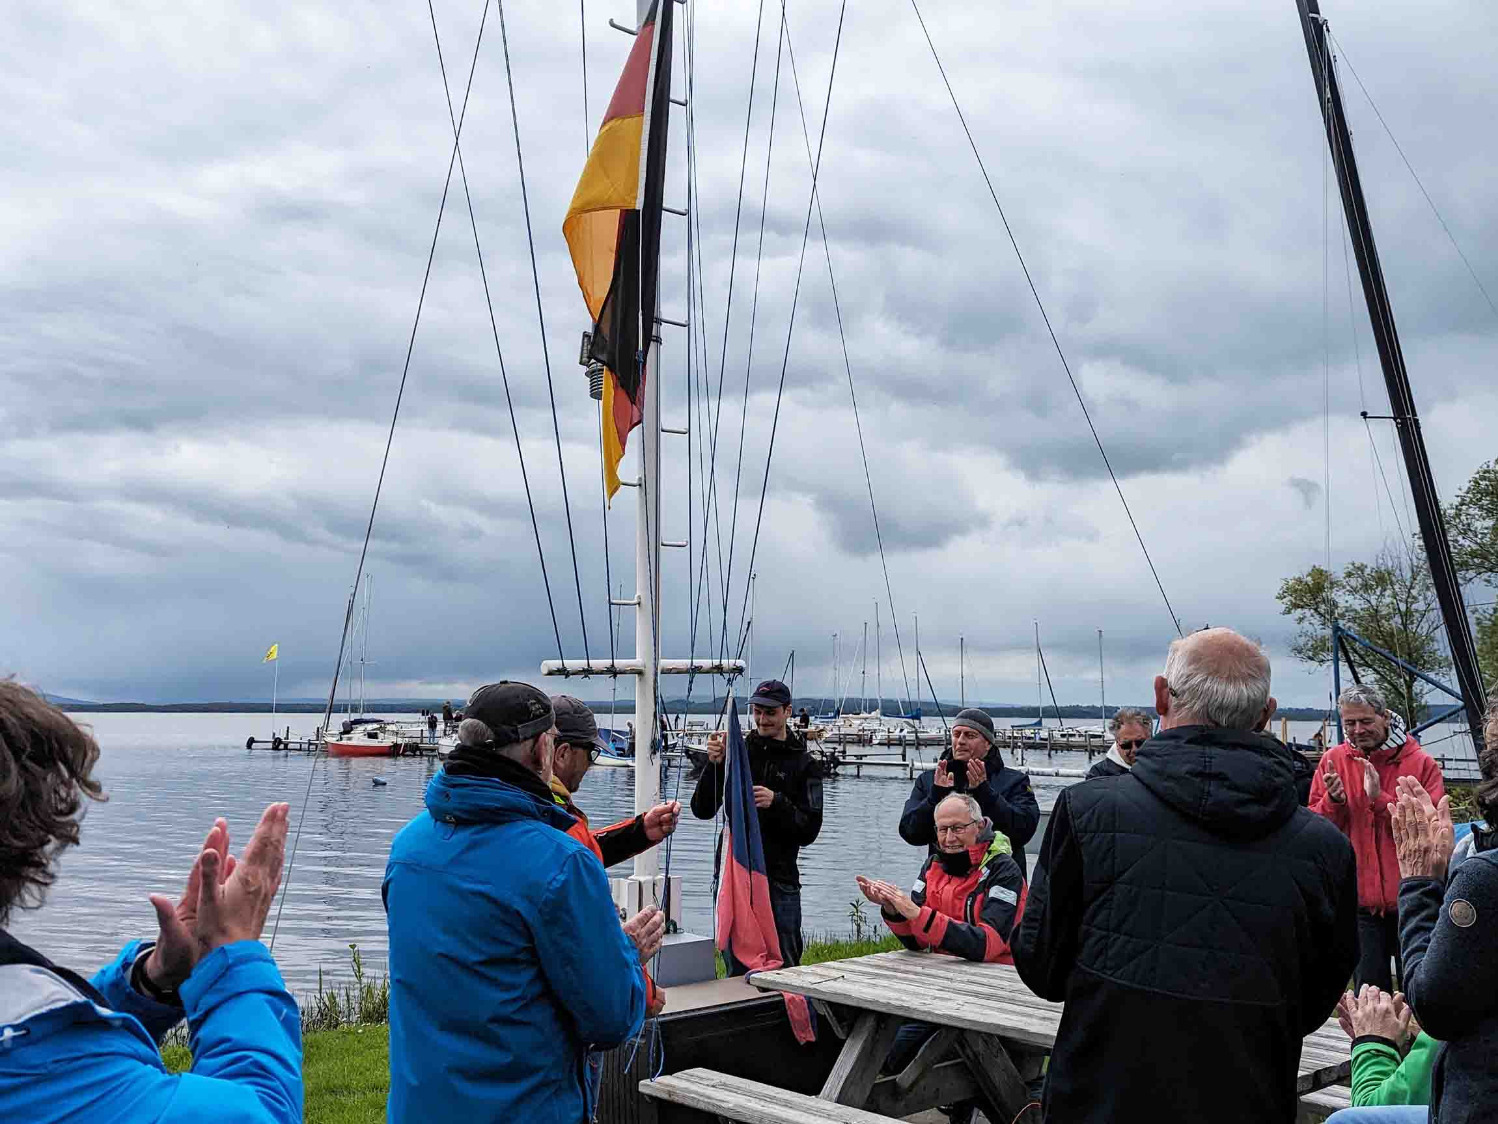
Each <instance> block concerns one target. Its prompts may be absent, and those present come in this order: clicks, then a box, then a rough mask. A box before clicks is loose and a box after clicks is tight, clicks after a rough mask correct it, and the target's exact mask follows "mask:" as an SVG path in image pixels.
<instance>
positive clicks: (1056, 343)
mask: <svg viewBox="0 0 1498 1124" xmlns="http://www.w3.org/2000/svg"><path fill="white" fill-rule="evenodd" d="M910 6H911V8H913V9H914V10H915V18H916V19H917V20H918V21H919V22H920V25H921V33H922V34H923V35H925V37H926V45H927V46H928V47H930V48H931V58H932V59H933V60H934V61H935V63H936V69H937V70H938V71H940V72H941V80H942V83H943V84H944V85H945V86H946V88H947V95H948V96H949V97H950V98H951V99H952V108H953V109H955V110H956V111H957V120H958V121H959V122H960V123H961V125H962V131H963V132H964V133H965V134H966V135H967V143H968V146H969V147H970V148H971V149H972V150H973V156H974V158H975V159H976V160H977V161H978V170H979V171H980V172H982V173H983V182H984V183H985V184H987V185H988V194H989V195H990V196H991V197H992V198H993V204H994V207H995V208H997V209H998V212H999V219H1000V220H1001V221H1002V222H1003V224H1004V233H1005V234H1007V235H1008V236H1009V245H1010V246H1012V247H1013V248H1014V256H1015V257H1016V258H1017V259H1018V260H1019V266H1020V269H1021V270H1022V271H1023V273H1024V275H1025V283H1026V284H1028V285H1029V287H1030V295H1031V296H1032V297H1034V298H1035V306H1036V308H1038V309H1039V310H1040V317H1041V319H1042V320H1044V321H1045V328H1046V332H1047V333H1048V334H1049V335H1050V337H1051V345H1052V346H1053V347H1054V348H1055V349H1056V357H1057V358H1058V359H1060V360H1061V367H1062V370H1064V371H1065V372H1066V378H1067V381H1068V382H1070V383H1071V388H1072V393H1073V394H1075V395H1076V396H1077V405H1079V406H1080V407H1082V417H1083V418H1085V419H1086V421H1087V428H1088V429H1089V430H1090V431H1091V433H1092V440H1093V442H1094V443H1095V444H1096V445H1097V451H1098V453H1099V454H1100V455H1101V456H1102V458H1103V467H1105V468H1106V469H1107V470H1108V478H1109V479H1110V480H1112V481H1113V488H1114V490H1115V491H1116V492H1117V493H1118V500H1119V502H1120V503H1121V504H1123V509H1124V514H1125V515H1127V516H1128V517H1129V526H1130V527H1132V528H1133V529H1134V537H1135V538H1136V539H1138V540H1139V549H1140V550H1141V551H1143V552H1144V560H1145V562H1147V563H1148V564H1149V568H1150V574H1151V576H1152V577H1154V579H1155V588H1156V589H1158V590H1159V591H1160V597H1161V599H1162V600H1163V601H1164V602H1165V608H1166V609H1167V610H1168V611H1169V613H1170V620H1171V623H1172V624H1173V625H1174V626H1175V630H1176V632H1177V633H1178V634H1181V635H1184V633H1183V632H1182V630H1181V618H1180V617H1179V616H1177V615H1176V611H1175V607H1174V606H1173V605H1171V603H1170V597H1169V595H1168V594H1167V593H1166V592H1165V586H1164V584H1163V583H1162V582H1161V581H1160V574H1159V571H1158V570H1156V569H1155V560H1154V559H1153V558H1151V557H1150V552H1149V547H1147V546H1145V545H1144V536H1143V535H1142V534H1141V533H1140V531H1139V524H1138V523H1136V522H1135V520H1134V512H1133V511H1132V510H1131V509H1130V508H1129V501H1128V500H1127V499H1126V498H1125V497H1124V492H1123V486H1122V485H1121V484H1120V483H1119V482H1118V476H1117V475H1116V474H1115V473H1114V471H1113V464H1112V462H1110V461H1109V460H1108V452H1107V450H1106V449H1104V448H1103V441H1102V438H1101V437H1099V436H1098V431H1097V426H1095V425H1093V423H1092V414H1091V413H1090V412H1089V411H1088V409H1087V402H1086V400H1085V399H1084V398H1083V397H1082V390H1081V388H1080V387H1079V386H1078V385H1077V380H1076V377H1075V376H1074V375H1073V374H1072V370H1071V364H1070V363H1068V362H1067V359H1066V353H1065V352H1064V351H1062V349H1061V341H1060V340H1059V339H1057V337H1056V329H1055V328H1053V327H1052V326H1051V317H1050V315H1049V314H1048V313H1047V312H1046V310H1045V304H1044V302H1042V301H1041V299H1040V291H1039V290H1038V289H1037V288H1036V287H1035V279H1034V278H1033V277H1032V276H1031V275H1030V267H1029V266H1028V265H1026V264H1025V258H1024V255H1023V254H1021V253H1020V248H1019V241H1018V240H1017V239H1016V238H1015V236H1014V230H1013V228H1012V227H1010V225H1009V217H1008V216H1007V215H1006V214H1005V213H1004V205H1003V204H1002V203H1000V202H999V193H998V191H997V190H995V188H994V186H993V180H992V179H991V178H989V175H988V168H987V166H986V165H985V164H984V163H983V156H982V154H981V153H980V152H979V151H978V142H977V141H976V140H974V139H973V131H972V130H971V129H970V128H968V124H967V117H966V115H965V114H964V113H963V112H962V106H961V105H959V104H958V101H957V94H956V92H955V91H954V90H953V89H952V83H951V81H950V79H948V78H947V70H946V67H944V66H943V65H942V61H941V56H940V55H938V54H937V52H936V43H935V42H934V41H933V40H932V38H931V32H930V31H928V30H927V28H926V20H925V18H924V17H923V16H922V15H921V9H920V6H919V4H917V3H916V0H910Z"/></svg>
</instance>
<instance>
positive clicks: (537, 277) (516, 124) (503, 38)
mask: <svg viewBox="0 0 1498 1124" xmlns="http://www.w3.org/2000/svg"><path fill="white" fill-rule="evenodd" d="M427 3H428V5H429V6H430V4H431V0H427ZM495 7H496V8H497V9H498V10H499V41H500V45H501V46H502V47H503V48H504V58H505V85H506V86H507V87H508V89H509V92H510V123H511V125H512V126H513V128H514V132H515V164H516V167H517V168H518V169H519V172H520V204H521V209H522V210H523V211H524V213H525V241H526V245H527V246H528V247H529V249H530V255H531V283H532V285H533V286H534V288H535V291H536V321H537V323H538V324H539V326H540V329H541V360H542V364H543V366H544V367H545V369H546V395H547V397H548V398H549V399H550V401H551V431H552V434H553V435H554V436H555V438H556V443H557V476H558V477H559V478H560V479H561V481H562V511H563V512H564V514H565V515H566V517H567V544H568V546H569V547H570V548H571V550H572V581H573V584H574V585H575V586H576V588H577V617H578V621H579V623H580V624H581V625H582V632H583V664H584V666H587V665H588V664H590V663H591V662H592V657H591V655H590V649H589V647H588V614H587V613H586V612H585V611H584V609H583V579H582V574H581V572H580V571H579V569H578V565H577V538H576V536H574V535H573V533H572V502H571V500H570V499H569V498H568V495H567V466H566V464H565V463H563V460H562V426H561V422H560V421H558V419H557V395H556V388H555V387H554V386H553V385H552V379H551V349H550V347H548V346H547V343H546V315H545V313H544V311H543V310H542V307H541V270H540V268H539V267H538V266H537V264H536V236H535V233H534V231H533V230H532V228H531V203H530V194H529V192H528V191H527V190H526V185H525V156H524V154H523V153H522V152H521V148H520V111H519V110H518V109H517V108H516V106H515V75H514V72H513V70H512V69H511V67H510V37H509V34H508V32H507V31H506V29H505V3H504V0H495ZM461 159H462V158H461V157H459V160H460V162H461ZM463 182H464V192H465V194H466V192H467V183H468V181H467V177H466V175H465V177H464V181H463ZM472 206H473V203H472V199H471V198H470V200H469V208H470V211H471V210H472ZM475 243H477V233H475ZM484 295H485V297H486V298H487V296H488V284H487V282H486V283H485V286H484ZM490 312H491V315H492V312H493V309H492V307H491V310H490ZM515 442H516V444H517V445H518V444H519V443H520V438H519V436H518V435H517V436H516V438H515Z"/></svg>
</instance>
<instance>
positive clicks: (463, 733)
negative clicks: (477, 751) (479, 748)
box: [458, 718, 494, 745]
mask: <svg viewBox="0 0 1498 1124" xmlns="http://www.w3.org/2000/svg"><path fill="white" fill-rule="evenodd" d="M493 740H494V731H493V730H491V729H489V726H488V723H485V722H480V721H479V720H478V719H477V718H465V719H463V721H462V722H460V723H458V744H459V745H488V744H489V743H490V742H492V741H493Z"/></svg>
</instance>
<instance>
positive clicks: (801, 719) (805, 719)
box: [796, 706, 811, 730]
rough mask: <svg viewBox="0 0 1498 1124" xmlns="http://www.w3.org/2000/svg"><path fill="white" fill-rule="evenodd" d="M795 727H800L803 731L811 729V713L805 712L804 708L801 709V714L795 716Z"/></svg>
mask: <svg viewBox="0 0 1498 1124" xmlns="http://www.w3.org/2000/svg"><path fill="white" fill-rule="evenodd" d="M796 725H798V726H800V727H801V728H802V729H803V730H809V729H811V711H809V710H807V709H806V708H805V707H804V706H803V707H802V708H801V712H800V713H799V714H797V715H796Z"/></svg>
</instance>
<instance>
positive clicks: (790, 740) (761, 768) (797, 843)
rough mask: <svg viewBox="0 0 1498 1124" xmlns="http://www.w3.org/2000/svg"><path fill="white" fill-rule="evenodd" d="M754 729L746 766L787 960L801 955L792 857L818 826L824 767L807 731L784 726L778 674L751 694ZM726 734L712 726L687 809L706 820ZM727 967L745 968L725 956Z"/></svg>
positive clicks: (787, 694)
mask: <svg viewBox="0 0 1498 1124" xmlns="http://www.w3.org/2000/svg"><path fill="white" fill-rule="evenodd" d="M749 710H750V712H751V713H752V715H753V717H754V729H753V730H751V731H749V733H748V734H747V735H745V737H744V745H745V747H746V748H747V749H748V751H749V771H750V773H751V775H752V776H753V779H754V806H755V807H756V808H758V809H759V830H760V838H761V841H762V842H763V844H764V849H765V871H766V873H767V874H768V875H769V880H770V909H771V912H773V913H774V915H775V931H776V934H777V935H778V936H779V938H780V951H781V955H782V956H783V957H784V959H785V963H786V966H787V967H793V966H795V965H797V964H800V963H801V949H802V936H801V869H800V867H799V866H798V865H797V862H796V858H797V855H798V854H799V852H800V850H801V848H802V847H809V846H811V844H812V843H814V842H815V841H816V838H817V833H818V832H820V831H821V830H822V773H821V769H820V767H819V766H818V765H817V763H816V761H814V760H813V759H812V756H811V754H809V753H808V752H806V738H805V737H804V736H802V735H801V734H799V733H796V732H794V731H792V730H791V729H790V728H789V722H790V718H791V689H790V688H789V687H787V686H786V685H785V684H784V683H782V682H780V680H778V679H767V680H765V681H764V682H763V683H761V684H760V685H759V686H758V687H756V688H755V690H754V694H753V695H751V696H750V698H749ZM727 743H728V739H727V735H726V734H724V733H722V732H721V731H720V732H719V733H716V734H713V735H712V736H711V737H709V738H708V742H707V765H706V766H705V767H704V768H703V770H702V775H701V776H699V777H698V778H697V788H696V791H694V792H693V793H692V815H694V816H696V817H697V818H698V819H699V820H710V819H712V818H713V816H715V815H717V813H718V808H719V807H720V806H721V805H722V803H723V781H724V779H725V776H726V772H725V770H724V768H723V755H724V753H725V752H726V750H727ZM729 961H730V962H729V965H728V974H729V975H731V976H742V975H743V974H744V973H745V971H746V970H747V969H745V967H744V966H743V965H742V964H740V963H738V962H737V961H736V960H734V959H733V958H732V957H729Z"/></svg>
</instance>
